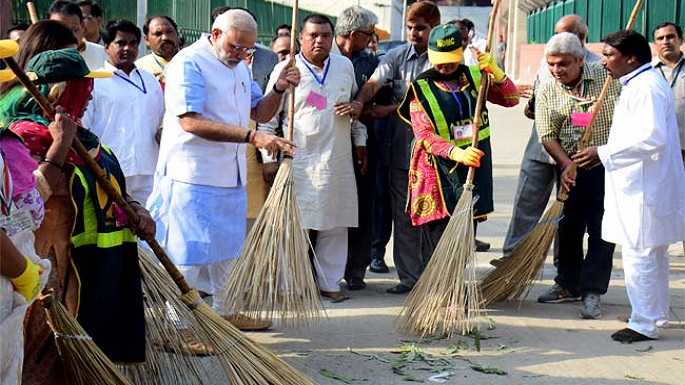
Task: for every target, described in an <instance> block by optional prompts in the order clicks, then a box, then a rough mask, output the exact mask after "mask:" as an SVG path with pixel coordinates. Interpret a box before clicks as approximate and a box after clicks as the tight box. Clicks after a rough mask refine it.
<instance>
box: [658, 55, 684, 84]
mask: <svg viewBox="0 0 685 385" xmlns="http://www.w3.org/2000/svg"><path fill="white" fill-rule="evenodd" d="M683 63H685V58H683V59H680V63H678V72H675V70H673V72H671V79H670V82H671V88H673V86H675V81H676V80H677V79H678V75H680V70H681V69H683ZM664 65H665V64H664ZM659 71H661V74H662V75H664V79H666V74H665V73H664V70H663V69H662V68H661V66H659ZM666 80H668V79H666Z"/></svg>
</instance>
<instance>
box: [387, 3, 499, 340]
mask: <svg viewBox="0 0 685 385" xmlns="http://www.w3.org/2000/svg"><path fill="white" fill-rule="evenodd" d="M499 5H500V0H495V2H494V3H493V5H492V11H491V13H490V24H489V26H488V36H487V42H486V46H485V51H486V52H488V51H490V44H491V42H492V34H493V30H494V27H495V16H496V14H497V10H498V8H499ZM487 83H488V77H487V74H483V78H482V80H481V83H480V87H479V90H478V100H477V102H476V112H475V115H474V118H473V146H474V147H477V146H478V128H479V126H480V115H481V111H482V109H483V105H484V104H485V100H486V99H485V96H486V94H487ZM474 173H475V168H473V167H470V168H469V172H468V174H467V177H466V183H465V184H464V190H463V192H462V195H461V197H460V198H459V201H458V202H457V205H456V207H455V209H454V212H453V213H452V216H451V218H450V221H449V223H448V224H447V227H446V228H445V232H444V233H443V234H442V237H440V241H438V244H437V245H436V247H435V251H434V252H433V255H432V256H431V260H430V262H428V265H427V266H426V269H425V270H424V272H423V274H422V275H421V277H420V278H419V280H418V282H417V283H416V286H414V289H413V290H412V292H411V294H410V295H409V298H408V299H407V302H406V304H405V306H404V309H403V310H402V313H401V315H400V318H399V319H398V321H397V329H398V330H400V331H403V332H408V333H412V334H421V335H427V334H434V333H435V332H436V331H440V334H441V335H447V336H448V337H451V336H452V333H453V332H454V330H455V329H457V328H459V330H460V332H461V333H462V334H468V333H470V332H472V331H473V330H475V329H476V322H475V321H474V320H475V319H477V318H479V317H480V316H481V309H480V308H479V306H480V303H481V301H480V290H479V287H478V284H477V281H476V264H477V263H476V251H475V249H474V247H475V246H474V237H475V235H474V229H473V188H474V185H473V177H474Z"/></svg>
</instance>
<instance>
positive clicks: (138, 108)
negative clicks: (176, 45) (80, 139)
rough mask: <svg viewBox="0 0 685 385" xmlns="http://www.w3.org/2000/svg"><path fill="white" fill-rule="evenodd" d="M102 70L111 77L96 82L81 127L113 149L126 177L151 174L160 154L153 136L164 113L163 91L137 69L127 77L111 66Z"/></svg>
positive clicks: (150, 75)
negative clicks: (109, 73)
mask: <svg viewBox="0 0 685 385" xmlns="http://www.w3.org/2000/svg"><path fill="white" fill-rule="evenodd" d="M104 69H105V70H107V71H112V72H114V76H112V77H111V78H102V79H95V84H94V87H93V99H92V100H91V101H90V103H89V104H88V107H87V108H86V112H85V113H84V114H83V118H82V123H83V126H84V127H86V128H88V129H90V130H91V131H93V132H94V133H95V134H96V135H98V136H99V137H100V139H101V140H102V143H104V144H105V145H107V146H109V147H110V148H111V149H112V150H114V154H115V155H116V156H117V159H119V163H120V164H121V169H122V170H123V172H124V175H125V176H127V177H128V176H133V175H153V174H154V172H155V165H156V164H157V155H158V153H159V146H158V145H157V141H156V140H155V134H156V133H157V129H158V128H159V127H160V125H161V123H162V115H163V114H164V98H163V95H162V88H161V87H160V85H159V82H158V81H157V79H155V77H154V76H153V75H152V74H150V73H149V72H147V71H142V70H139V69H138V68H134V69H133V71H131V74H130V75H127V74H126V72H124V71H122V70H120V69H117V68H116V67H114V66H113V65H111V64H110V63H105V66H104Z"/></svg>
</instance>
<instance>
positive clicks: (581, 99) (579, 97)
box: [560, 79, 595, 111]
mask: <svg viewBox="0 0 685 385" xmlns="http://www.w3.org/2000/svg"><path fill="white" fill-rule="evenodd" d="M587 82H588V80H587V79H582V80H581V81H580V82H579V85H578V93H577V94H575V93H573V92H572V90H573V89H572V88H569V87H566V86H562V87H561V89H562V90H563V91H564V93H565V94H566V96H568V97H569V98H571V99H572V100H574V101H575V102H576V106H578V107H579V108H581V109H582V110H584V111H587V108H588V106H589V105H590V104H592V103H594V102H595V100H594V99H593V98H591V97H587V98H586V97H585V94H586V93H587ZM560 86H561V84H560Z"/></svg>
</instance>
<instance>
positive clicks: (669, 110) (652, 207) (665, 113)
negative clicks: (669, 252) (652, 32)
mask: <svg viewBox="0 0 685 385" xmlns="http://www.w3.org/2000/svg"><path fill="white" fill-rule="evenodd" d="M620 80H621V84H622V85H623V89H622V90H621V94H620V96H619V99H618V102H617V104H616V107H615V109H614V116H613V122H612V125H611V132H610V133H609V141H608V142H607V144H606V145H604V146H599V147H598V148H597V153H598V155H599V158H600V160H601V161H602V164H604V167H605V169H606V178H605V186H606V189H605V195H604V217H603V220H602V239H604V240H606V241H608V242H614V243H620V244H626V245H630V247H631V248H634V249H641V248H645V247H655V246H664V245H669V244H671V243H674V242H678V241H681V240H683V239H685V171H684V170H683V163H682V159H681V155H680V143H679V141H678V126H677V124H676V115H675V107H674V101H673V94H672V92H671V89H670V87H669V85H668V84H667V83H666V81H665V80H664V78H663V76H662V75H661V74H660V73H659V72H658V71H657V70H655V69H653V68H651V66H650V64H649V63H647V64H645V65H643V66H641V67H640V68H638V69H636V70H634V71H632V72H631V73H629V74H626V75H624V76H623V77H621V79H620Z"/></svg>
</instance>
